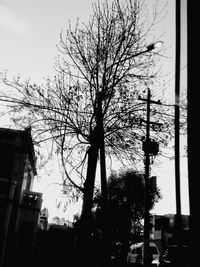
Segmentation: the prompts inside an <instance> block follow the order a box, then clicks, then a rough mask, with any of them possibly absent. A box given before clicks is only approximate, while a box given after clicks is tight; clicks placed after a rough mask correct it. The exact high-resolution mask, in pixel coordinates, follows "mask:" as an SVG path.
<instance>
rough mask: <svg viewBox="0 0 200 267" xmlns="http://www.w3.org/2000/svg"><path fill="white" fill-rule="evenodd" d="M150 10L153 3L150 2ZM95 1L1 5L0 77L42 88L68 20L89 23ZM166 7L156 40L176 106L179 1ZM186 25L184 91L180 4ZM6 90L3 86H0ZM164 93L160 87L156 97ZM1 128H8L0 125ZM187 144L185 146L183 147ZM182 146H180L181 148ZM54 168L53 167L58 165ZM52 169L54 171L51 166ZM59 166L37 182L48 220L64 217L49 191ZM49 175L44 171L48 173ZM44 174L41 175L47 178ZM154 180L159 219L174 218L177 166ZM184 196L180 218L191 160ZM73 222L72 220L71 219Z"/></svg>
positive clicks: (9, 1) (164, 166) (54, 191)
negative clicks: (158, 191) (165, 54)
mask: <svg viewBox="0 0 200 267" xmlns="http://www.w3.org/2000/svg"><path fill="white" fill-rule="evenodd" d="M146 1H147V3H148V5H151V4H152V2H153V1H152V0H146ZM92 2H93V1H92V0H84V1H79V0H17V1H15V0H0V36H1V41H0V72H2V71H4V70H8V76H10V77H12V76H16V75H17V74H20V75H21V77H22V78H24V79H26V78H29V77H30V78H31V81H32V82H36V83H40V82H41V81H42V77H46V76H48V75H51V74H53V64H54V62H55V57H56V56H57V55H58V50H57V48H56V45H57V44H58V43H59V33H60V31H61V29H62V28H65V25H67V22H68V20H71V21H72V22H74V21H75V20H76V18H77V17H79V18H80V21H84V20H85V21H86V20H87V19H88V17H89V14H90V13H91V10H92V8H91V3H92ZM165 3H167V7H166V9H167V11H168V13H167V15H166V17H165V18H164V20H163V21H162V22H161V23H160V24H159V26H158V28H157V31H156V32H154V34H155V36H160V35H161V34H162V33H165V35H164V36H161V37H162V40H163V41H164V45H165V47H168V58H167V59H163V60H164V61H163V72H166V73H168V78H167V79H166V81H167V85H168V89H167V90H168V92H167V98H168V99H169V100H171V101H172V102H173V101H174V97H173V92H174V69H175V62H174V55H175V1H173V0H170V1H167V0H159V4H161V5H163V4H165ZM181 3H182V14H183V17H184V20H183V27H182V28H183V31H182V60H181V69H182V71H181V79H182V82H181V87H186V70H187V68H186V64H187V63H186V45H185V44H186V21H185V14H186V0H184V1H181ZM1 86H2V85H1ZM161 93H162V87H161V88H160V89H159V90H158V93H157V95H156V97H158V98H159V94H161ZM1 126H4V122H2V121H1ZM184 142H185V141H184ZM181 144H182V143H181ZM54 164H55V163H54ZM51 166H52V165H51ZM57 168H58V167H57V166H54V167H52V169H53V170H54V171H52V173H51V172H50V171H49V173H48V175H47V173H44V174H42V175H44V178H43V179H42V180H39V181H38V182H37V181H36V182H35V186H34V190H39V191H41V192H43V194H44V195H43V199H44V200H43V206H46V207H48V209H49V213H50V217H52V216H54V215H60V216H62V214H60V213H61V212H60V211H58V210H57V209H56V208H55V203H56V200H55V197H56V195H58V194H59V192H58V187H56V186H53V185H51V186H48V185H49V184H51V183H53V182H55V181H57V180H56V179H57V178H58V177H59V173H57V172H56V170H57ZM45 171H46V170H45ZM45 171H43V172H45ZM152 175H157V177H158V179H157V181H158V186H159V187H160V188H161V192H162V195H163V199H162V200H160V202H159V203H158V204H156V207H155V211H154V212H155V213H157V214H166V213H175V210H176V208H175V203H176V202H175V178H174V161H168V160H165V161H163V163H161V165H160V166H159V168H155V167H154V166H153V167H152ZM181 193H182V213H183V214H189V204H188V186H187V159H186V158H185V159H181ZM67 216H69V215H67Z"/></svg>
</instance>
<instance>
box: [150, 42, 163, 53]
mask: <svg viewBox="0 0 200 267" xmlns="http://www.w3.org/2000/svg"><path fill="white" fill-rule="evenodd" d="M162 44H163V42H162V41H157V42H155V43H152V44H150V45H148V46H147V51H151V50H153V49H155V48H159V47H161V46H162Z"/></svg>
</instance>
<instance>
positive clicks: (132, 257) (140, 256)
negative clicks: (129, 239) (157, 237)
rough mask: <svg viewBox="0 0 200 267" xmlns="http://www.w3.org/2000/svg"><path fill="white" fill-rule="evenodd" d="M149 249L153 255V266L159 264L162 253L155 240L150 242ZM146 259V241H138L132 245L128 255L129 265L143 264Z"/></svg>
mask: <svg viewBox="0 0 200 267" xmlns="http://www.w3.org/2000/svg"><path fill="white" fill-rule="evenodd" d="M149 251H150V255H151V256H152V262H151V266H156V267H157V266H158V264H159V258H160V253H159V250H158V247H157V246H156V244H155V243H154V242H151V241H150V242H149ZM143 261H144V243H143V242H140V243H136V244H133V245H131V246H130V248H129V252H128V255H127V263H128V264H129V265H133V266H134V265H135V266H136V265H143Z"/></svg>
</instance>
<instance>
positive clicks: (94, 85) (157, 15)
mask: <svg viewBox="0 0 200 267" xmlns="http://www.w3.org/2000/svg"><path fill="white" fill-rule="evenodd" d="M155 3H156V1H155ZM156 7H157V6H156V5H155V9H154V13H153V16H152V21H151V22H150V20H149V18H148V16H147V12H146V6H145V5H144V2H143V1H139V0H138V1H129V0H124V1H119V0H113V1H107V0H105V1H104V2H102V3H100V2H95V3H94V4H93V13H92V14H91V17H90V20H89V21H88V23H87V24H80V23H79V21H78V20H77V24H76V25H75V26H74V27H73V26H72V25H71V23H69V25H68V26H67V27H66V30H65V31H62V32H61V34H60V43H59V46H58V49H59V53H60V56H59V57H58V58H57V61H56V64H55V68H56V71H57V72H56V74H55V76H54V77H50V78H46V79H45V80H44V83H43V84H40V85H37V84H32V83H31V81H30V80H27V81H21V79H20V77H15V78H14V80H13V81H11V80H9V79H7V77H6V75H3V76H2V79H3V82H4V83H5V84H6V85H7V86H8V87H7V89H6V92H4V93H1V95H0V99H1V101H4V102H6V103H7V104H8V107H9V108H10V110H11V112H12V116H13V121H14V122H15V124H16V125H18V127H22V126H23V127H29V126H31V127H32V134H33V139H34V141H35V144H38V145H39V144H40V145H41V144H42V143H44V142H48V141H49V142H51V141H52V143H53V144H54V146H52V147H53V148H54V149H55V150H54V151H56V153H57V154H59V155H60V159H61V163H62V166H63V168H64V172H65V177H64V186H65V188H66V189H67V188H69V189H70V190H71V188H72V187H73V188H75V189H76V190H78V192H82V193H83V194H84V195H85V196H86V195H87V196H86V199H87V200H88V199H90V201H89V202H90V204H89V206H88V207H87V208H88V209H91V207H92V201H91V199H92V198H93V189H94V183H95V175H96V166H97V161H98V158H99V148H100V144H99V136H100V133H103V135H104V143H105V155H106V156H107V157H110V159H112V158H115V159H116V160H118V161H120V162H122V163H123V164H124V165H125V166H128V165H129V164H131V166H135V168H138V166H139V165H138V162H139V161H142V162H143V152H142V151H141V146H142V140H143V139H144V138H145V125H144V124H143V123H142V121H143V119H144V118H145V116H146V115H145V114H146V105H145V103H143V102H142V101H140V100H139V95H140V96H143V97H145V96H146V88H147V87H150V86H151V85H153V83H154V82H155V81H156V79H157V73H158V71H159V68H160V66H159V64H158V63H159V59H160V55H161V54H163V53H164V50H165V49H164V48H163V47H161V48H156V49H153V48H154V46H153V44H150V46H148V44H149V40H151V43H156V42H157V41H158V39H156V38H153V40H152V30H153V26H154V25H156V24H157V23H158V21H159V19H161V16H162V14H163V13H162V12H161V11H159V10H158V9H156ZM153 118H154V120H155V121H159V122H160V123H162V125H163V126H162V129H161V128H154V129H152V138H156V141H157V142H160V143H163V144H167V142H168V140H169V138H170V137H171V136H173V131H172V127H173V118H174V117H173V115H172V114H171V113H166V107H165V106H162V105H160V106H159V109H158V110H155V109H154V110H153ZM100 121H101V122H102V125H101V126H102V128H100ZM87 200H86V202H87Z"/></svg>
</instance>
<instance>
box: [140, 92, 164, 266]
mask: <svg viewBox="0 0 200 267" xmlns="http://www.w3.org/2000/svg"><path fill="white" fill-rule="evenodd" d="M139 99H140V100H143V101H146V102H147V117H146V121H145V120H142V121H144V122H145V123H146V139H145V141H144V142H143V151H144V154H145V189H144V190H145V192H144V266H145V267H147V266H150V263H149V256H150V255H149V230H150V227H149V224H150V221H149V219H150V216H149V208H150V206H149V204H150V203H149V188H150V186H149V175H150V155H157V153H158V150H159V146H158V143H157V142H155V141H152V140H151V138H150V124H157V125H158V126H161V125H162V124H161V123H157V122H151V121H150V111H151V109H150V104H161V102H160V101H154V100H151V92H150V89H149V88H148V92H147V99H144V98H141V97H139Z"/></svg>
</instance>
